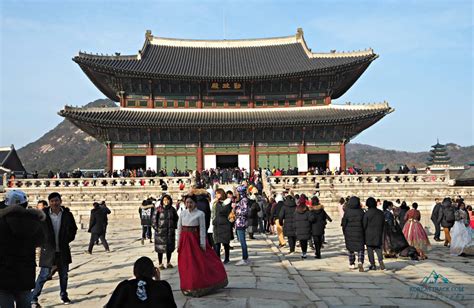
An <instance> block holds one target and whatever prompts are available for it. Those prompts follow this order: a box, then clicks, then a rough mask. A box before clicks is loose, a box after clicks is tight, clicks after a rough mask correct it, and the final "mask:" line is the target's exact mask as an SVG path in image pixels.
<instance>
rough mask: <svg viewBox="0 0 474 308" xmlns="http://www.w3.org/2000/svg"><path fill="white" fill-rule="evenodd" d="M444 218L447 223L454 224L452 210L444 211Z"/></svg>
mask: <svg viewBox="0 0 474 308" xmlns="http://www.w3.org/2000/svg"><path fill="white" fill-rule="evenodd" d="M444 216H445V217H446V221H447V222H449V223H452V222H454V210H453V209H452V208H447V209H445V210H444Z"/></svg>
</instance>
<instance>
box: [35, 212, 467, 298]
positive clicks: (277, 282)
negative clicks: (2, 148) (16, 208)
mask: <svg viewBox="0 0 474 308" xmlns="http://www.w3.org/2000/svg"><path fill="white" fill-rule="evenodd" d="M333 218H336V217H333ZM336 220H337V219H335V221H336ZM109 230H110V231H109V233H108V236H107V237H108V241H109V244H110V247H111V249H112V253H110V254H108V253H105V252H104V248H103V247H102V246H95V247H94V252H93V254H92V255H87V254H84V250H85V249H86V248H87V247H86V246H87V243H88V241H89V234H88V233H87V232H85V231H84V230H79V231H78V235H77V238H76V240H75V241H74V242H73V243H72V247H71V248H72V254H73V264H71V271H70V275H69V287H68V291H69V295H70V298H71V300H72V301H73V304H72V305H71V306H72V307H102V306H103V305H104V304H105V303H106V302H107V300H108V299H109V298H110V294H111V292H112V291H113V290H114V288H115V286H116V285H117V284H118V283H119V282H120V281H122V280H124V279H128V278H131V277H132V273H133V263H134V262H135V260H136V259H138V258H139V257H140V256H148V257H150V258H151V259H152V260H153V261H154V262H155V264H157V255H156V253H155V252H154V250H153V244H151V243H145V245H141V244H140V239H139V238H140V236H141V229H140V226H139V221H138V220H133V221H129V220H126V221H121V222H118V221H116V222H111V224H110V226H109ZM326 239H327V241H328V244H327V245H326V247H325V248H324V249H323V254H322V256H323V259H321V260H316V259H314V258H313V257H312V251H311V250H309V252H310V253H309V256H308V259H306V260H302V259H301V258H300V255H299V253H298V254H295V255H292V256H287V249H286V248H283V249H282V250H280V249H278V248H277V245H276V244H277V239H276V236H268V237H267V236H264V235H257V239H256V240H249V241H248V246H249V254H250V259H251V260H252V264H251V266H247V267H246V266H243V267H237V266H235V265H234V264H235V262H236V261H238V260H239V259H240V256H241V250H240V247H239V244H238V243H232V245H233V246H234V250H231V261H232V262H231V264H229V265H227V266H226V269H227V273H228V276H229V285H228V286H227V288H225V289H223V290H221V291H219V292H217V293H215V294H211V295H208V296H206V297H203V298H188V297H185V296H183V295H182V293H181V291H180V289H179V276H178V273H177V268H176V267H175V268H173V269H166V270H163V271H162V272H161V277H162V279H165V280H167V281H168V282H169V283H170V284H171V286H172V288H173V292H174V296H175V300H176V302H177V304H178V307H223V306H225V307H328V306H331V307H332V306H351V307H353V306H359V305H364V306H386V307H388V306H390V307H397V306H398V307H405V306H418V307H427V306H433V307H450V306H455V307H462V306H465V307H473V306H474V259H472V258H462V257H453V256H450V255H449V250H448V249H447V248H445V247H443V246H442V245H440V244H439V243H434V248H433V250H432V251H431V252H430V253H429V254H428V256H429V259H428V260H426V261H420V262H415V261H409V260H400V259H388V260H386V266H387V270H386V271H383V272H382V271H371V272H365V273H359V272H358V271H351V270H349V269H348V261H347V257H346V254H345V250H344V240H343V237H342V233H341V231H340V227H339V226H338V223H336V222H333V223H330V224H329V225H328V229H327V236H326ZM297 251H298V252H299V248H297ZM176 258H177V255H176V253H175V254H173V258H172V264H174V265H176V262H177V261H176ZM367 266H368V265H367V262H366V269H367ZM433 270H435V271H436V272H437V273H438V274H441V275H443V276H444V277H446V278H448V279H449V280H450V282H451V283H450V284H447V285H442V284H437V285H435V286H439V287H445V286H449V287H448V290H444V291H439V292H428V293H426V292H422V291H420V290H419V289H420V282H421V280H422V279H423V278H424V277H426V276H429V274H430V273H431V272H432V271H433ZM461 287H462V288H463V289H462V291H459V290H461ZM454 288H458V291H453V290H454ZM40 303H41V304H42V305H43V306H44V307H55V306H62V304H61V303H60V298H59V281H58V278H57V276H55V277H54V279H53V281H49V282H47V283H46V285H45V288H44V290H43V294H42V295H41V297H40Z"/></svg>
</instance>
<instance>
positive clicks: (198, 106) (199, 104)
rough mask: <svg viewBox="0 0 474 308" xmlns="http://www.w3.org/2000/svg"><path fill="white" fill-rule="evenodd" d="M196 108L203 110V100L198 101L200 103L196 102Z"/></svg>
mask: <svg viewBox="0 0 474 308" xmlns="http://www.w3.org/2000/svg"><path fill="white" fill-rule="evenodd" d="M196 107H197V108H202V100H198V101H197V102H196Z"/></svg>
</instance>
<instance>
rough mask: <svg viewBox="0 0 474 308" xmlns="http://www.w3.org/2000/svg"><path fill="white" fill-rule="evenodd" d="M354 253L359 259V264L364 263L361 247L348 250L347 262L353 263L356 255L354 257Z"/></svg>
mask: <svg viewBox="0 0 474 308" xmlns="http://www.w3.org/2000/svg"><path fill="white" fill-rule="evenodd" d="M355 253H357V259H358V260H359V263H360V264H364V253H365V251H364V249H362V250H361V251H355V252H354V251H350V250H349V264H355V261H356V257H355Z"/></svg>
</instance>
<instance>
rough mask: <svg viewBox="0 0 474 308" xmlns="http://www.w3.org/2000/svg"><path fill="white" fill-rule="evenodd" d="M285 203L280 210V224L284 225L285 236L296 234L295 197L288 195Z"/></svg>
mask: <svg viewBox="0 0 474 308" xmlns="http://www.w3.org/2000/svg"><path fill="white" fill-rule="evenodd" d="M284 203H285V205H284V206H283V208H282V210H281V211H280V215H279V217H278V219H279V220H280V225H283V234H284V235H285V236H296V230H295V210H296V202H295V199H294V198H293V197H291V196H288V197H287V199H286V200H285V202H284Z"/></svg>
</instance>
